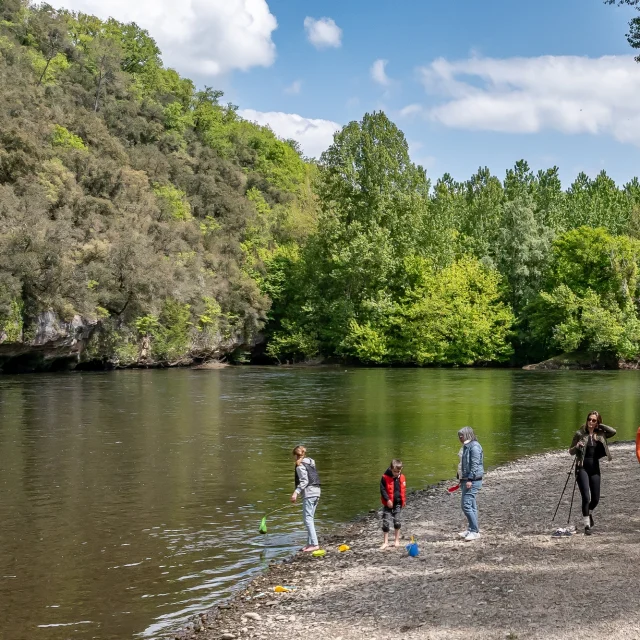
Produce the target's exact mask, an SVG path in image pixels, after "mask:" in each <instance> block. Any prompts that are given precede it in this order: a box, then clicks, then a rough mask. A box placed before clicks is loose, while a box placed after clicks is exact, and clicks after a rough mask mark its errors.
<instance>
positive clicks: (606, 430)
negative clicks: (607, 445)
mask: <svg viewBox="0 0 640 640" xmlns="http://www.w3.org/2000/svg"><path fill="white" fill-rule="evenodd" d="M598 428H599V430H600V431H602V433H603V435H604V437H605V438H613V436H615V435H616V433H617V432H616V430H615V429H614V428H613V427H609V426H607V425H606V424H601V425H600V426H599V427H598Z"/></svg>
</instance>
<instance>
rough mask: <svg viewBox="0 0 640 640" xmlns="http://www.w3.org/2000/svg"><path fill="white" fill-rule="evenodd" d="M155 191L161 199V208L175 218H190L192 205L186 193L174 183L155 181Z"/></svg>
mask: <svg viewBox="0 0 640 640" xmlns="http://www.w3.org/2000/svg"><path fill="white" fill-rule="evenodd" d="M153 192H154V193H155V194H156V196H157V197H158V199H159V200H160V209H161V210H162V211H163V212H166V214H167V215H168V216H170V217H171V218H173V219H174V220H189V219H190V218H191V205H190V204H189V201H188V200H187V198H186V195H187V194H186V193H185V192H184V191H181V190H180V189H177V188H176V187H174V186H173V185H172V184H158V183H154V185H153Z"/></svg>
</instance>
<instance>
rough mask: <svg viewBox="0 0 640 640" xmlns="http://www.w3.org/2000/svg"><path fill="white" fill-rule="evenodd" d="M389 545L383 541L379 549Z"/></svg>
mask: <svg viewBox="0 0 640 640" xmlns="http://www.w3.org/2000/svg"><path fill="white" fill-rule="evenodd" d="M388 546H389V545H388V544H387V543H386V542H383V543H382V545H381V546H380V549H381V550H382V549H386V548H387V547H388Z"/></svg>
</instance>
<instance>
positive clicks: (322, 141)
mask: <svg viewBox="0 0 640 640" xmlns="http://www.w3.org/2000/svg"><path fill="white" fill-rule="evenodd" d="M238 113H239V114H240V116H241V117H243V118H245V119H246V120H251V121H252V122H257V123H258V124H261V125H268V126H269V127H271V129H272V131H273V132H274V133H275V134H276V135H278V136H280V137H281V138H293V139H294V140H297V141H298V142H299V143H300V146H301V147H302V150H303V151H304V153H305V155H307V156H309V157H318V156H319V155H320V154H321V153H322V152H323V151H325V149H327V147H329V145H330V144H331V143H332V142H333V134H334V133H335V132H336V131H339V130H340V129H341V128H342V127H341V126H340V125H339V124H338V123H337V122H332V121H331V120H320V119H314V118H303V117H302V116H299V115H298V114H297V113H282V112H280V111H269V112H266V113H265V112H262V111H255V110H253V109H241V110H240V111H238Z"/></svg>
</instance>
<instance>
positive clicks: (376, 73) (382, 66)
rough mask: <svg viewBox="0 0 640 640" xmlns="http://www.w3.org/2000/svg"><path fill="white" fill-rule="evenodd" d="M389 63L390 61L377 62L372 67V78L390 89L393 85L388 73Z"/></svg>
mask: <svg viewBox="0 0 640 640" xmlns="http://www.w3.org/2000/svg"><path fill="white" fill-rule="evenodd" d="M387 63H388V60H376V61H375V62H374V63H373V65H372V66H371V78H372V79H373V81H374V82H377V83H378V84H381V85H382V86H383V87H388V86H389V85H390V84H391V78H389V76H388V75H387V71H386V67H387Z"/></svg>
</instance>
